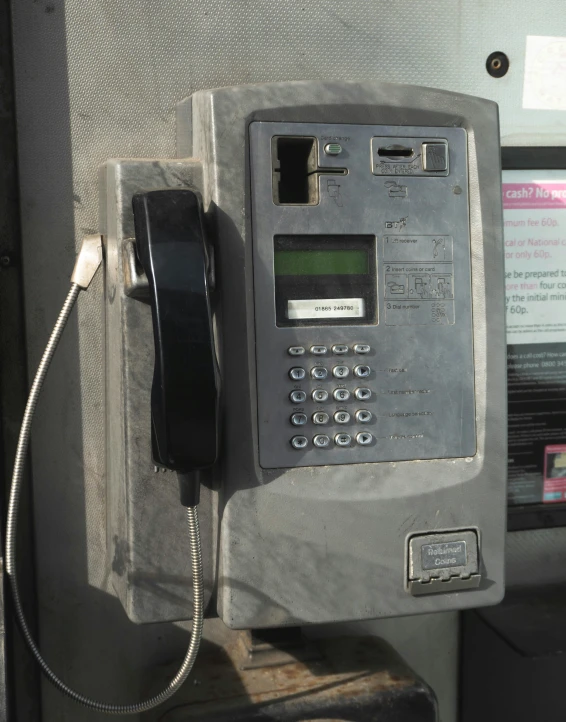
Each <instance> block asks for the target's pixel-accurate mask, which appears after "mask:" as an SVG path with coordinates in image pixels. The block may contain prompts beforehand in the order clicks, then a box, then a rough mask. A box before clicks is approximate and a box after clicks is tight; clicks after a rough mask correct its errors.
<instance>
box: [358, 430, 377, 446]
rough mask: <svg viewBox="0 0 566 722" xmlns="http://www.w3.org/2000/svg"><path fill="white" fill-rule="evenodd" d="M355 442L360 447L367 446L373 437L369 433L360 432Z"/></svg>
mask: <svg viewBox="0 0 566 722" xmlns="http://www.w3.org/2000/svg"><path fill="white" fill-rule="evenodd" d="M356 441H357V442H358V444H359V445H360V446H368V445H369V444H371V442H372V441H373V436H372V435H371V434H370V433H369V431H360V433H359V434H356Z"/></svg>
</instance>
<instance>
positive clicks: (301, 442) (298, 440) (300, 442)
mask: <svg viewBox="0 0 566 722" xmlns="http://www.w3.org/2000/svg"><path fill="white" fill-rule="evenodd" d="M308 443H309V441H308V439H307V437H306V436H293V438H292V439H291V446H292V447H293V448H294V449H304V448H305V446H306V445H307V444H308Z"/></svg>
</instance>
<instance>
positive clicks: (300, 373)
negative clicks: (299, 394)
mask: <svg viewBox="0 0 566 722" xmlns="http://www.w3.org/2000/svg"><path fill="white" fill-rule="evenodd" d="M306 375H307V374H306V371H305V370H304V369H302V368H301V367H300V366H295V367H294V368H292V369H291V370H290V371H289V376H290V377H291V378H292V379H293V381H302V380H303V379H304V378H305V376H306Z"/></svg>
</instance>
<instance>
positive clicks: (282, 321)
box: [273, 234, 378, 328]
mask: <svg viewBox="0 0 566 722" xmlns="http://www.w3.org/2000/svg"><path fill="white" fill-rule="evenodd" d="M376 244H377V239H376V237H375V236H374V235H349V234H348V235H331V234H313V235H305V234H301V235H291V234H285V235H276V236H274V238H273V249H274V268H273V277H274V282H275V283H274V293H275V322H276V325H277V326H278V327H280V328H289V327H297V326H359V325H363V326H368V325H375V324H376V323H377V322H378V317H377V256H376ZM322 250H326V251H333V250H336V251H341V250H365V251H367V254H368V272H367V273H365V274H313V275H306V274H305V275H275V254H276V253H277V251H322ZM337 298H339V299H347V298H363V299H364V302H365V314H364V316H363V317H360V316H355V317H347V316H344V317H329V318H308V319H290V318H288V315H287V304H288V301H290V300H311V299H313V300H314V299H316V300H321V301H324V300H326V299H337Z"/></svg>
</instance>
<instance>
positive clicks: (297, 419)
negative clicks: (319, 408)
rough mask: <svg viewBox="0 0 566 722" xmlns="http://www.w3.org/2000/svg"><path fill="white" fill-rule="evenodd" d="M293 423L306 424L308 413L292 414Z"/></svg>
mask: <svg viewBox="0 0 566 722" xmlns="http://www.w3.org/2000/svg"><path fill="white" fill-rule="evenodd" d="M291 423H292V424H293V426H304V425H305V424H306V423H307V415H306V414H293V415H292V416H291Z"/></svg>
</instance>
